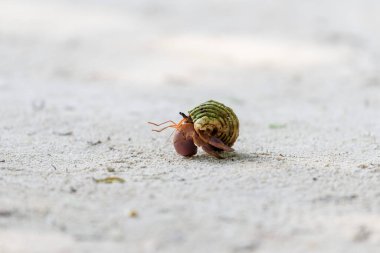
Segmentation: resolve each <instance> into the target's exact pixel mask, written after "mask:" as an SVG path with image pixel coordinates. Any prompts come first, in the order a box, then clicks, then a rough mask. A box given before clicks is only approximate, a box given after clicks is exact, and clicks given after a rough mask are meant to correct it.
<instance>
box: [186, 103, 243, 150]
mask: <svg viewBox="0 0 380 253" xmlns="http://www.w3.org/2000/svg"><path fill="white" fill-rule="evenodd" d="M189 115H190V117H191V119H192V121H193V123H194V129H195V131H196V132H197V133H198V134H200V133H207V134H208V135H209V136H213V137H217V138H218V139H220V140H221V141H222V142H223V143H224V144H226V145H227V146H229V147H232V145H233V144H234V143H235V141H236V139H237V138H238V136H239V120H238V118H237V117H236V114H235V113H234V112H233V111H232V109H231V108H229V107H227V106H225V105H224V104H222V103H219V102H217V101H214V100H210V101H207V102H205V103H203V104H200V105H199V106H197V107H195V108H194V109H192V110H190V111H189Z"/></svg>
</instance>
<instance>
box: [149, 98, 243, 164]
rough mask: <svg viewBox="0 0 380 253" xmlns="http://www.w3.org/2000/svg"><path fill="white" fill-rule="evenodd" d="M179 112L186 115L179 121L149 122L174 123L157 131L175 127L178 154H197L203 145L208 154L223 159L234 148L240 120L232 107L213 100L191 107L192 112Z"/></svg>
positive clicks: (175, 144) (175, 146)
mask: <svg viewBox="0 0 380 253" xmlns="http://www.w3.org/2000/svg"><path fill="white" fill-rule="evenodd" d="M179 114H180V115H181V116H182V117H183V118H182V120H181V121H180V122H178V123H175V122H174V121H172V120H168V121H166V122H163V123H160V124H156V123H153V122H148V123H149V124H152V125H155V126H162V125H165V124H168V123H171V125H168V126H166V127H164V128H162V129H154V130H153V131H155V132H161V131H163V130H165V129H167V128H175V129H176V130H175V134H174V138H173V145H174V148H175V150H176V151H177V153H178V154H180V155H182V156H186V157H190V156H193V155H195V154H196V153H197V150H198V148H197V147H202V149H203V150H204V151H205V152H206V153H208V154H210V155H212V156H214V157H216V158H223V157H222V156H221V153H222V152H223V151H225V152H232V151H234V149H233V148H231V147H232V145H233V144H234V143H235V141H236V139H237V138H238V136H239V120H238V118H237V117H236V114H235V113H234V112H233V111H232V109H231V108H229V107H227V106H225V105H223V104H222V103H219V102H217V101H214V100H210V101H207V102H205V103H203V104H200V105H199V106H197V107H195V108H194V109H192V110H190V111H189V115H186V114H184V113H182V112H180V113H179Z"/></svg>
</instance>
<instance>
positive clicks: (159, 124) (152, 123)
mask: <svg viewBox="0 0 380 253" xmlns="http://www.w3.org/2000/svg"><path fill="white" fill-rule="evenodd" d="M169 122H170V123H172V124H177V123H175V122H174V121H172V120H168V121H165V122H162V123H158V124H157V123H154V122H148V124H151V125H155V126H161V125H163V124H166V123H169Z"/></svg>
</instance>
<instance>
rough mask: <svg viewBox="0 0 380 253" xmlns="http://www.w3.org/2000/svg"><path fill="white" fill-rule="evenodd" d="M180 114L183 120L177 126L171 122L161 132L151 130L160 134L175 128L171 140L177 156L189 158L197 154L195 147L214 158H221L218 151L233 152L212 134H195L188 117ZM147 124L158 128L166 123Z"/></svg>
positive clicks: (205, 132)
mask: <svg viewBox="0 0 380 253" xmlns="http://www.w3.org/2000/svg"><path fill="white" fill-rule="evenodd" d="M180 114H181V116H182V117H183V119H182V120H181V121H180V122H179V123H178V124H176V123H175V122H172V121H169V122H172V123H173V125H170V126H167V127H164V128H163V129H161V130H153V131H156V132H161V131H163V130H165V129H166V128H168V127H173V128H175V129H176V131H175V134H174V138H173V145H174V148H175V150H176V152H177V153H178V154H180V155H182V156H186V157H191V156H193V155H195V154H196V153H197V150H198V148H197V146H198V147H202V149H203V150H204V151H205V152H206V153H208V154H210V155H212V156H214V157H216V158H223V157H222V156H221V155H220V154H219V152H220V151H226V152H232V151H234V149H233V148H231V147H229V146H227V145H225V144H224V143H223V142H222V141H221V140H220V139H218V138H215V137H213V136H212V132H211V133H210V132H208V131H200V132H198V133H197V132H196V131H195V129H194V124H193V122H192V120H191V118H190V117H189V116H186V115H185V114H184V113H180ZM149 123H150V124H153V125H156V126H160V125H162V124H165V123H168V122H164V123H161V124H155V123H152V122H149Z"/></svg>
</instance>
